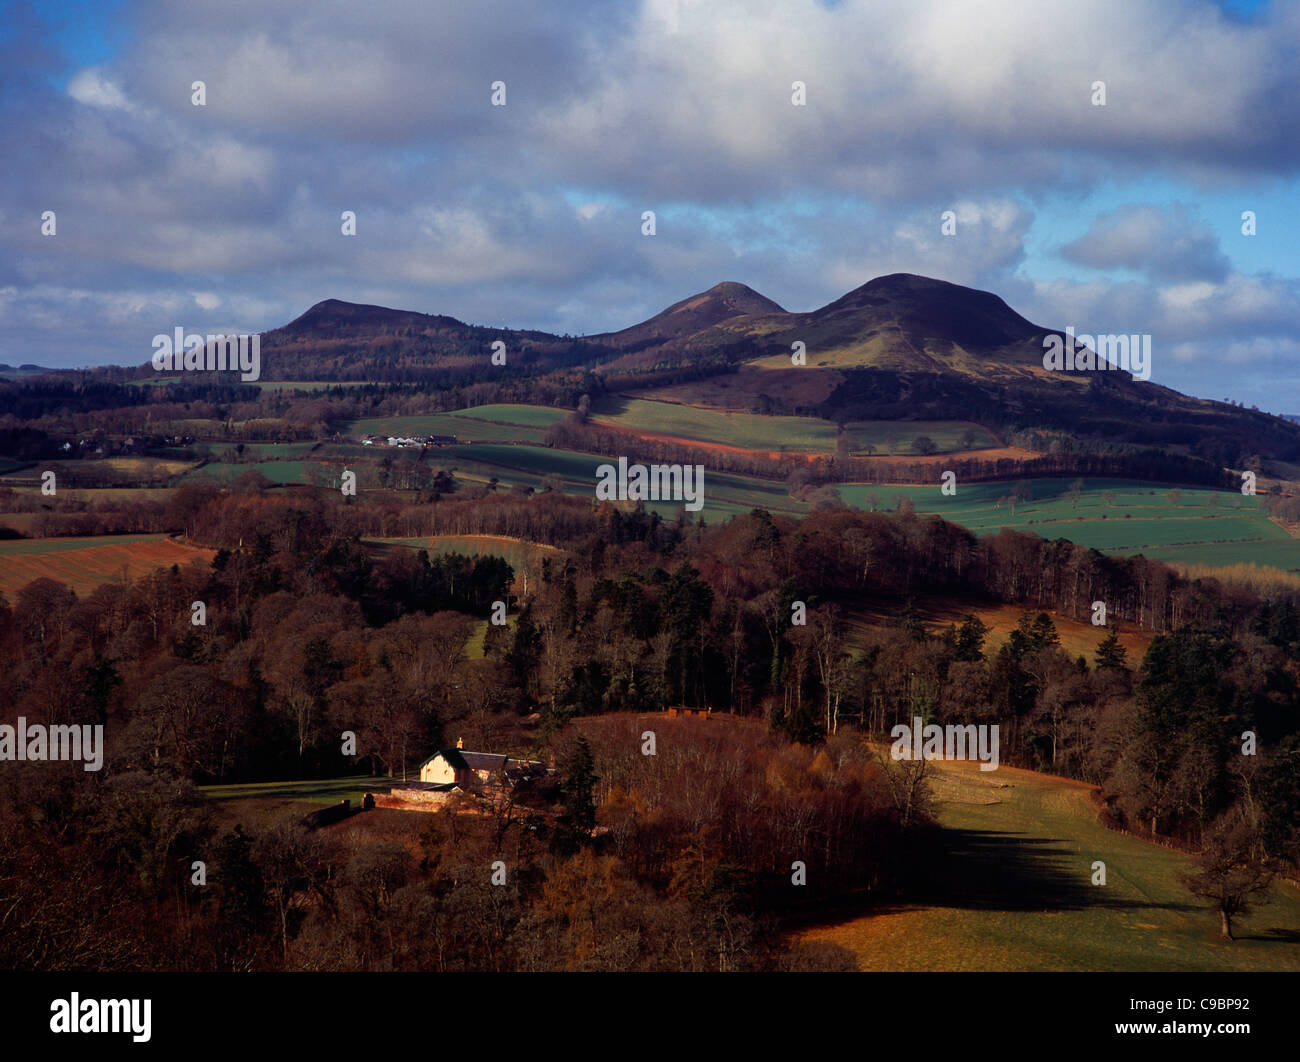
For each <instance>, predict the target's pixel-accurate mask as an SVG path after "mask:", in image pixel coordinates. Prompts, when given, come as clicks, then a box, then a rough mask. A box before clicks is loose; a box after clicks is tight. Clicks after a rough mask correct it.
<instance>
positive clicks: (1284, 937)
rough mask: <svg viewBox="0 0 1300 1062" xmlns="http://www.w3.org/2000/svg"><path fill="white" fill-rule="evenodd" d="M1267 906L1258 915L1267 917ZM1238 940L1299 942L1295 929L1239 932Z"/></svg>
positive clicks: (1298, 932)
mask: <svg viewBox="0 0 1300 1062" xmlns="http://www.w3.org/2000/svg"><path fill="white" fill-rule="evenodd" d="M1267 916H1268V911H1267V908H1265V909H1264V911H1263V912H1261V914H1259V915H1256V917H1257V918H1259V917H1267ZM1237 939H1238V940H1253V941H1257V942H1259V943H1261V944H1300V930H1296V929H1269V930H1266V931H1265V932H1263V933H1241V932H1238V934H1237Z"/></svg>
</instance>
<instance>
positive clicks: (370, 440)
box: [361, 435, 456, 448]
mask: <svg viewBox="0 0 1300 1062" xmlns="http://www.w3.org/2000/svg"><path fill="white" fill-rule="evenodd" d="M361 445H362V446H395V447H399V448H400V447H404V446H420V447H424V446H455V445H456V436H454V435H425V436H423V437H420V438H416V437H415V436H413V435H412V436H401V435H368V436H366V438H364V439H362V440H361Z"/></svg>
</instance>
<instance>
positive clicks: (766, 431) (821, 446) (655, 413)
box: [592, 396, 998, 455]
mask: <svg viewBox="0 0 1300 1062" xmlns="http://www.w3.org/2000/svg"><path fill="white" fill-rule="evenodd" d="M592 419H593V420H594V421H595V422H596V423H598V424H610V425H614V426H616V427H620V428H626V429H628V430H629V431H647V432H656V433H659V434H662V435H674V436H677V437H679V438H681V439H683V440H696V441H699V442H706V443H718V444H721V445H723V446H735V447H738V448H740V449H742V450H767V451H778V452H779V451H783V450H788V451H793V452H799V453H823V454H831V453H834V452H835V448H836V441H835V440H836V426H835V424H833V423H832V422H831V421H828V420H820V419H818V418H815V417H780V416H764V415H761V414H758V413H729V412H725V411H722V410H717V409H700V408H697V407H695V406H686V405H680V404H678V403H675V402H660V401H654V400H650V399H641V398H625V397H622V396H619V397H615V398H607V399H604V400H603V401H602V402H601V403H599V404H598V405H597V406H596V408H595V411H594V415H593V418H592ZM845 430H846V432H847V433H848V435H849V438H850V440H851V450H852V452H853V453H859V454H860V453H865V452H867V448H868V446H870V447H872V448H873V452H874V453H877V454H889V453H896V454H898V455H907V454H912V453H914V452H915V451H914V450H913V449H912V442H913V440H915V439H916V438H917V437H918V436H921V435H925V436H928V437H929V438H930V440H931V441H932V442H933V443H934V444H935V447H936V452H944V451H947V450H957V449H960V448H961V447H960V443H961V439H962V437H963V436H964V435H965V434H966V433H967V432H971V433H973V435H974V437H975V445H976V446H977V447H989V446H997V445H998V442H997V440H996V439H994V438H993V437H992V436H991V435H990V434H989V433H988V432H987V431H985V430H984V429H983V428H981V427H979V426H978V425H975V424H971V423H968V422H966V421H934V420H916V421H883V420H882V421H855V422H852V423H849V424H846V425H845Z"/></svg>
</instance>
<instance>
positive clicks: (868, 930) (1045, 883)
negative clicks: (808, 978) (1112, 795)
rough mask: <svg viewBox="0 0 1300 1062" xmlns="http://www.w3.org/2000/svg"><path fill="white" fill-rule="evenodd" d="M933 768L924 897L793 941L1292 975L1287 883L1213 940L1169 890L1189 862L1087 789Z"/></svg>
mask: <svg viewBox="0 0 1300 1062" xmlns="http://www.w3.org/2000/svg"><path fill="white" fill-rule="evenodd" d="M935 766H936V767H938V768H939V772H938V774H937V778H938V781H937V782H936V784H935V786H934V792H935V796H936V797H937V798H939V801H940V802H939V803H938V804H937V813H938V818H939V823H940V825H941V826H942V827H943V828H944V833H943V835H942V837H941V839H940V840H941V847H942V849H943V854H942V855H941V856H940V857H939V860H938V865H937V866H936V867H934V868H933V872H932V873H930V874H929V875H927V878H926V881H927V882H928V884H927V885H926V886H922V889H923V892H924V895H917V896H916V897H915V899H913V900H912V901H911V902H908V903H907V904H904V905H901V906H892V907H889V908H884V909H877V910H874V911H871V910H866V911H864V912H863V913H862V914H861V915H859V916H856V917H851V918H849V919H847V920H844V921H840V922H837V923H836V924H834V925H827V926H820V927H817V928H812V929H805V930H801V931H799V932H798V933H797V936H799V937H801V938H803V939H806V940H823V941H831V942H833V943H835V944H838V945H840V946H841V947H845V948H847V949H849V950H850V951H852V952H853V953H854V954H855V955H856V956H857V959H858V965H859V967H860V969H862V970H897V971H918V970H936V971H940V970H964V971H1014V970H1021V971H1064V970H1088V971H1147V970H1150V971H1166V970H1168V971H1173V970H1184V971H1197V970H1204V971H1218V970H1225V971H1226V970H1239V971H1245V970H1261V971H1264V970H1269V971H1279V970H1300V889H1298V888H1296V887H1295V885H1293V884H1290V883H1285V882H1277V883H1275V884H1274V885H1273V887H1272V889H1271V890H1270V892H1269V900H1270V902H1269V903H1268V904H1266V905H1264V906H1261V907H1259V908H1258V909H1257V910H1256V911H1255V912H1254V913H1252V914H1250V915H1249V916H1247V917H1245V918H1242V919H1238V920H1234V926H1233V930H1234V934H1235V935H1236V936H1237V938H1238V939H1237V940H1236V941H1221V940H1220V939H1219V938H1218V931H1219V918H1218V914H1217V912H1216V911H1213V910H1211V909H1210V908H1209V907H1208V906H1207V905H1206V904H1205V903H1204V902H1203V901H1200V900H1197V899H1195V898H1194V897H1193V896H1192V895H1191V894H1190V893H1189V892H1188V891H1187V890H1186V889H1185V888H1184V887H1183V886H1182V884H1181V882H1180V877H1181V875H1183V874H1185V873H1188V872H1190V870H1191V869H1192V866H1193V862H1192V859H1191V858H1190V857H1189V856H1186V855H1183V854H1182V853H1180V852H1176V851H1172V850H1170V849H1166V848H1162V847H1159V846H1157V845H1153V844H1148V843H1147V842H1145V841H1142V840H1139V839H1137V838H1135V837H1130V836H1128V835H1126V834H1121V833H1116V832H1114V831H1112V830H1108V829H1107V828H1106V827H1105V826H1103V825H1102V824H1101V823H1100V821H1098V818H1097V815H1096V812H1095V811H1094V810H1093V808H1092V805H1091V803H1090V802H1089V800H1088V795H1087V793H1088V787H1087V786H1084V785H1083V784H1082V783H1079V782H1073V781H1069V780H1067V779H1064V778H1054V777H1052V776H1050V775H1042V774H1035V773H1033V772H1031V771H1019V770H1015V769H1013V768H1008V767H1000V768H998V770H996V771H992V772H988V773H981V772H980V771H978V770H977V769H976V768H975V766H974V765H973V764H958V763H937V764H935ZM1096 860H1100V861H1102V862H1104V863H1105V864H1106V884H1105V885H1093V884H1092V874H1093V862H1094V861H1096Z"/></svg>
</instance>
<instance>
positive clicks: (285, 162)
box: [0, 0, 1300, 414]
mask: <svg viewBox="0 0 1300 1062" xmlns="http://www.w3.org/2000/svg"><path fill="white" fill-rule="evenodd" d="M196 81H202V82H203V91H204V102H203V105H201V106H199V105H196V104H195V102H194V100H195V92H194V88H193V86H194V83H195V82H196ZM496 82H503V83H504V92H505V98H504V105H503V106H498V105H494V103H493V94H494V90H493V84H494V83H496ZM796 82H799V83H802V85H803V98H804V102H803V103H802V104H801V105H797V104H796V103H795V96H796V93H795V90H794V85H795V83H796ZM1096 82H1103V83H1104V91H1105V103H1104V105H1098V103H1097V100H1098V98H1099V97H1098V94H1097V90H1096V89H1095V88H1094V85H1095V83H1096ZM497 99H498V100H499V99H500V93H499V92H498V93H497ZM345 211H352V212H354V213H355V216H356V222H355V228H356V234H355V235H344V233H343V231H342V229H343V222H342V215H343V213H344V212H345ZM646 211H653V212H654V215H655V231H654V234H653V235H645V234H644V232H643V214H644V213H645V212H646ZM946 211H951V212H952V217H953V218H955V229H954V231H952V233H951V234H950V235H949V234H945V233H944V231H943V218H944V216H945V212H946ZM47 212H53V228H54V231H53V234H52V235H47V234H45V233H44V232H43V231H42V230H43V228H44V229H46V230H48V229H49V228H50V225H49V222H48V217H49V215H48V213H47ZM1247 212H1249V214H1250V215H1251V216H1252V217H1253V219H1254V234H1253V235H1250V234H1247V233H1246V232H1244V231H1243V229H1244V228H1246V227H1247V226H1246V224H1245V222H1243V215H1244V214H1246V213H1247ZM1298 233H1300V4H1289V3H1278V2H1267V0H1264V2H1254V0H1233V2H1227V0H1225V2H1221V3H1214V2H1210V0H1197V2H1191V0H1188V2H1183V0H1149V2H1144V3H1133V2H1131V0H1069V2H1064V3H1058V2H1055V0H1043V2H1035V3H1032V4H1026V3H1015V2H1003V3H988V2H981V0H952V2H948V0H942V2H940V0H935V2H927V0H899V2H894V0H870V2H858V0H839V2H835V3H828V2H818V0H743V2H728V0H701V2H696V0H644V2H625V3H618V4H610V3H608V2H601V0H556V2H554V3H549V4H534V3H529V2H524V0H508V2H507V0H476V2H475V3H473V4H466V3H464V2H463V0H462V2H443V0H386V2H385V3H382V4H371V5H358V4H356V3H354V2H351V0H348V2H341V0H313V2H312V3H309V4H301V3H293V4H279V3H276V2H273V0H170V2H153V0H98V2H92V0H79V2H66V3H59V2H57V0H55V2H49V0H47V2H43V3H40V4H39V5H27V4H20V3H11V2H6V0H0V362H7V363H10V364H15V365H16V364H21V363H37V364H41V365H48V366H55V367H77V366H84V365H91V364H110V363H112V364H141V363H143V362H145V361H147V360H148V358H149V356H150V354H151V353H152V346H151V340H152V337H153V336H155V335H157V334H159V333H167V334H170V333H171V332H172V331H173V330H174V328H175V327H177V326H181V327H184V328H185V329H186V330H187V331H194V332H204V333H208V332H212V333H216V332H259V331H267V330H270V329H272V328H276V327H278V326H280V325H283V324H285V323H287V322H288V321H290V320H292V319H293V318H295V317H297V316H298V315H299V314H301V313H303V312H304V311H306V310H307V309H308V308H309V307H310V306H312V305H313V304H315V303H317V302H319V301H321V300H323V299H327V298H337V299H345V300H349V301H353V302H366V303H376V304H380V305H384V306H391V307H396V308H400V309H409V310H418V311H421V312H425V313H441V314H448V315H450V316H453V317H457V318H459V319H461V320H463V321H468V322H471V323H476V324H486V325H497V326H509V327H514V328H537V329H544V330H547V331H552V332H557V333H562V334H563V333H567V334H573V335H580V334H592V333H597V332H602V331H608V330H613V329H618V328H622V327H626V326H628V325H631V324H634V323H636V322H638V321H641V320H643V319H645V318H647V317H650V316H652V315H653V314H655V313H657V312H658V311H659V310H661V309H663V308H664V307H666V306H668V305H669V304H671V303H673V302H676V301H677V300H679V299H682V298H684V297H686V296H688V295H690V294H693V293H695V292H698V291H702V290H704V289H706V288H709V287H712V286H713V285H714V284H716V283H718V282H720V281H724V280H729V281H739V282H741V283H745V284H748V285H749V286H750V287H752V288H755V289H756V290H758V291H760V292H762V293H763V294H764V295H766V296H768V297H769V298H772V299H775V300H776V301H777V302H778V303H780V304H781V305H782V306H784V307H785V308H786V309H788V310H795V311H802V310H811V309H815V308H816V307H818V306H822V305H825V304H826V303H829V302H831V301H833V300H835V299H837V298H839V297H840V296H841V295H843V294H844V293H845V292H847V291H849V290H851V289H853V288H855V287H858V286H859V285H861V284H864V283H866V282H867V281H869V280H871V279H872V278H873V277H876V276H880V275H883V274H887V273H894V272H911V273H920V274H923V275H926V276H932V277H937V278H940V279H943V280H949V281H953V282H955V283H959V284H967V285H970V286H972V287H977V288H981V289H984V290H987V291H992V292H995V293H996V294H998V295H1000V296H1001V297H1002V298H1004V299H1005V300H1006V301H1007V302H1008V303H1009V304H1010V306H1011V307H1012V308H1013V309H1015V310H1016V311H1018V312H1019V313H1021V314H1023V315H1024V316H1026V317H1027V318H1029V319H1030V320H1031V321H1033V322H1035V323H1036V324H1039V325H1042V326H1044V327H1050V328H1056V329H1063V328H1065V327H1067V326H1072V327H1073V328H1074V329H1075V332H1076V333H1079V334H1088V335H1095V334H1098V333H1123V334H1133V333H1138V334H1149V335H1150V336H1151V337H1152V342H1151V346H1152V379H1153V380H1154V381H1156V382H1159V383H1162V384H1166V385H1168V386H1171V387H1175V388H1177V389H1179V390H1181V391H1184V392H1187V393H1190V394H1196V395H1200V396H1203V397H1207V398H1216V399H1223V398H1227V399H1231V400H1233V401H1237V402H1241V403H1244V404H1246V405H1256V406H1258V407H1259V408H1260V409H1264V410H1268V411H1270V412H1276V413H1295V414H1300V253H1297V248H1298V247H1300V239H1297V234H1298Z"/></svg>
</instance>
